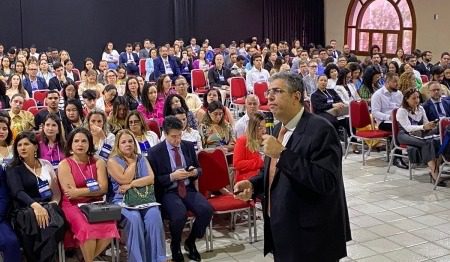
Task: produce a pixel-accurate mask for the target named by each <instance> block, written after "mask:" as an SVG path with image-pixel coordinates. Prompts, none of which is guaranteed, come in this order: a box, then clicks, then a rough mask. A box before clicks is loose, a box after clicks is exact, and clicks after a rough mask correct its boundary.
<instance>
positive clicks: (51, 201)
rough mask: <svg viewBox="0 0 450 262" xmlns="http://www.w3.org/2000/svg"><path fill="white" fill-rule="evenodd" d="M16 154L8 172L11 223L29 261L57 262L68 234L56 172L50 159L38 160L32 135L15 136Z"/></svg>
mask: <svg viewBox="0 0 450 262" xmlns="http://www.w3.org/2000/svg"><path fill="white" fill-rule="evenodd" d="M13 152H14V157H13V160H12V162H11V164H10V165H9V167H8V169H7V171H6V178H7V183H8V188H9V191H10V194H11V198H12V201H13V209H12V210H13V211H12V213H11V216H12V224H13V226H14V228H15V231H16V233H17V234H18V237H19V239H20V242H21V243H22V248H23V251H24V253H25V257H26V258H27V261H55V259H56V251H57V248H56V247H57V245H58V243H59V242H60V241H62V240H63V238H64V233H65V222H64V217H63V214H62V211H61V209H60V208H59V206H58V204H59V201H60V199H61V192H60V190H59V187H58V180H57V178H56V175H55V172H54V171H53V167H52V165H51V164H50V163H49V162H48V161H47V160H44V159H40V158H39V151H38V141H37V140H36V136H35V135H34V134H33V133H32V132H22V133H20V134H19V135H18V136H17V137H16V140H15V141H14V145H13ZM2 235H3V232H2Z"/></svg>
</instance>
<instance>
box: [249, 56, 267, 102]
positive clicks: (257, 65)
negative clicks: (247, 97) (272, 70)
mask: <svg viewBox="0 0 450 262" xmlns="http://www.w3.org/2000/svg"><path fill="white" fill-rule="evenodd" d="M251 64H252V65H253V67H252V68H251V70H250V71H248V72H247V76H246V80H245V82H246V86H247V91H248V92H249V93H253V86H254V85H255V83H256V82H267V81H268V80H269V77H270V74H269V72H268V71H267V70H266V69H264V68H263V67H262V64H263V60H262V56H261V55H260V54H259V53H257V54H254V55H253V56H252V60H251Z"/></svg>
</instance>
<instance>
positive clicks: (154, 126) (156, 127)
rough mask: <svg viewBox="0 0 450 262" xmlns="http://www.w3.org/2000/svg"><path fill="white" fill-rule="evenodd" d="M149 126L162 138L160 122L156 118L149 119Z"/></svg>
mask: <svg viewBox="0 0 450 262" xmlns="http://www.w3.org/2000/svg"><path fill="white" fill-rule="evenodd" d="M147 126H148V128H149V129H150V130H151V131H153V132H155V134H157V135H158V138H161V129H159V125H158V122H156V121H155V120H148V121H147Z"/></svg>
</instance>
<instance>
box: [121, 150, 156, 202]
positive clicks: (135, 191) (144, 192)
mask: <svg viewBox="0 0 450 262" xmlns="http://www.w3.org/2000/svg"><path fill="white" fill-rule="evenodd" d="M140 159H141V156H140V155H138V157H137V159H136V169H135V173H134V179H136V177H137V175H138V172H139V169H138V166H139V161H140ZM123 202H124V203H125V204H126V205H127V206H130V207H134V206H139V205H143V204H150V203H154V202H156V198H155V188H154V187H153V185H147V186H143V187H133V188H130V189H128V190H127V192H126V193H125V197H124V199H123Z"/></svg>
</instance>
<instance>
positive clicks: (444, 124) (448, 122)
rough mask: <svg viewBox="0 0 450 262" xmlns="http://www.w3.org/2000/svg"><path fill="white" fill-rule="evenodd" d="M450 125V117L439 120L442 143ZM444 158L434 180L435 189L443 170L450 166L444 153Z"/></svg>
mask: <svg viewBox="0 0 450 262" xmlns="http://www.w3.org/2000/svg"><path fill="white" fill-rule="evenodd" d="M449 125H450V118H442V119H441V121H439V137H440V139H441V145H442V142H443V141H444V136H445V130H446V129H447V126H449ZM442 160H443V162H442V164H441V165H440V166H439V174H438V177H437V179H436V181H435V182H434V186H433V190H436V187H437V184H438V183H439V179H440V178H441V175H442V171H444V167H446V166H450V162H449V160H448V159H447V158H446V157H445V155H444V154H442Z"/></svg>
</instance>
